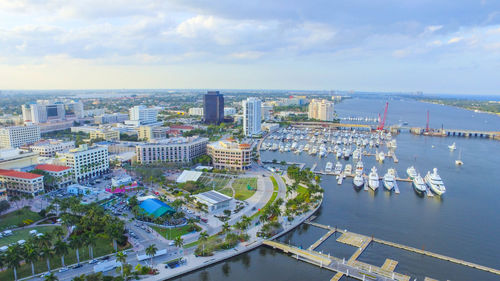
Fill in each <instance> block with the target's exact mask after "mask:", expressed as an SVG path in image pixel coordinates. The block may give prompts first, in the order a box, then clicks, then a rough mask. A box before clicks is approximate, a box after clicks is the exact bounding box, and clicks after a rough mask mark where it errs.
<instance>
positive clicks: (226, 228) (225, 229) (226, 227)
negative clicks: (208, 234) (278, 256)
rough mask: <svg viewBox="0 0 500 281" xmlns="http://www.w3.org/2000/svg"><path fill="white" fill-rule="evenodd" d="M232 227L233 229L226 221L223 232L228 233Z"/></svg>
mask: <svg viewBox="0 0 500 281" xmlns="http://www.w3.org/2000/svg"><path fill="white" fill-rule="evenodd" d="M230 229H231V226H230V225H229V223H227V222H225V223H224V224H223V225H222V232H224V233H226V232H228V231H229V230H230Z"/></svg>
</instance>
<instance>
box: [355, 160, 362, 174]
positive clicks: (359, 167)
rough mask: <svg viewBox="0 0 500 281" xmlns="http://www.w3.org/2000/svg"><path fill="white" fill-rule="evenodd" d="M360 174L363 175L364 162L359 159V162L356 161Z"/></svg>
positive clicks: (357, 171)
mask: <svg viewBox="0 0 500 281" xmlns="http://www.w3.org/2000/svg"><path fill="white" fill-rule="evenodd" d="M358 173H359V174H360V175H362V174H363V162H362V161H359V162H358V163H356V174H358Z"/></svg>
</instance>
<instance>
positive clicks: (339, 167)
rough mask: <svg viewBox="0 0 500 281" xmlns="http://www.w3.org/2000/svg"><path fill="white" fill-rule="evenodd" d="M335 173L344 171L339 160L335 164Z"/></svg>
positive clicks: (338, 173)
mask: <svg viewBox="0 0 500 281" xmlns="http://www.w3.org/2000/svg"><path fill="white" fill-rule="evenodd" d="M333 173H334V174H336V175H340V173H342V164H341V163H340V162H339V161H337V163H336V164H335V169H334V170H333Z"/></svg>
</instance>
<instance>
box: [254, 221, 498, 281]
mask: <svg viewBox="0 0 500 281" xmlns="http://www.w3.org/2000/svg"><path fill="white" fill-rule="evenodd" d="M305 223H307V224H310V225H313V226H315V227H319V228H323V229H325V230H328V232H327V233H326V234H324V235H323V236H322V237H321V238H319V239H318V240H317V241H316V242H314V243H313V244H312V245H311V246H309V247H308V248H307V249H301V248H298V247H296V246H292V245H288V244H284V243H280V242H277V241H269V240H266V241H264V242H263V244H264V245H267V246H269V247H272V248H273V249H278V250H281V251H283V252H284V253H288V254H290V255H291V256H292V257H294V258H296V259H297V260H301V261H304V262H307V263H310V264H314V265H316V266H319V267H321V268H325V269H328V270H331V271H333V272H335V275H334V276H333V277H332V278H331V281H338V280H340V279H341V278H342V277H343V276H344V275H345V276H349V277H351V278H355V279H358V280H362V281H365V280H398V281H399V280H401V281H410V280H411V277H410V276H408V275H405V274H402V273H398V272H395V270H396V267H397V265H398V261H396V260H392V259H386V260H385V262H384V264H383V265H382V266H381V267H378V266H375V265H371V264H368V263H364V262H361V261H358V260H357V259H358V258H359V256H361V254H362V253H363V252H364V251H365V249H366V248H367V247H368V246H369V245H370V244H371V243H379V244H384V245H387V246H391V247H395V248H399V249H402V250H405V251H409V252H413V253H418V254H422V255H426V256H430V257H433V258H437V259H441V260H445V261H448V262H452V263H456V264H460V265H463V266H468V267H471V268H475V269H478V270H482V271H486V272H490V273H493V274H497V275H500V270H498V269H494V268H490V267H487V266H482V265H479V264H475V263H472V262H467V261H464V260H460V259H456V258H452V257H448V256H445V255H441V254H437V253H433V252H430V251H426V250H422V249H417V248H414V247H410V246H406V245H402V244H398V243H394V242H390V241H385V240H382V239H378V238H374V237H368V236H365V235H362V234H357V233H353V232H349V231H347V230H342V229H338V228H336V227H330V226H327V225H323V224H319V223H315V222H311V221H306V222H305ZM337 232H338V233H340V234H341V235H340V237H338V238H337V242H340V243H344V244H347V245H351V246H354V247H357V248H358V249H357V250H356V251H355V252H354V254H353V255H352V256H351V257H350V258H349V259H348V260H345V259H340V258H337V257H334V256H331V255H330V254H328V255H327V254H324V253H322V252H318V251H316V250H315V249H316V248H318V247H319V246H320V245H321V244H322V243H323V242H324V241H326V240H327V239H328V238H329V237H330V236H332V235H333V234H334V233H337ZM425 280H427V281H430V280H435V279H432V278H429V277H426V278H425Z"/></svg>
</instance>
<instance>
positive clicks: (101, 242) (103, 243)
mask: <svg viewBox="0 0 500 281" xmlns="http://www.w3.org/2000/svg"><path fill="white" fill-rule="evenodd" d="M96 243H97V245H96V246H94V258H97V257H100V256H104V255H107V254H110V253H113V252H114V249H113V243H112V241H111V240H108V239H97V241H96ZM129 247H130V245H127V246H126V247H125V248H129ZM125 248H123V249H125ZM123 249H119V250H123ZM89 259H90V257H89V249H88V248H87V247H82V248H81V249H80V261H81V262H83V261H86V260H89ZM64 260H65V263H66V265H70V264H74V263H76V262H77V260H76V250H73V249H69V253H68V255H66V256H65V257H64ZM61 266H62V265H61V258H60V257H59V256H55V255H54V257H52V258H51V259H50V268H51V269H56V268H59V267H61ZM45 271H47V262H46V261H45V260H39V261H38V262H36V263H35V274H38V273H42V272H45ZM28 276H31V264H24V265H22V266H21V267H20V268H18V269H17V277H18V278H24V277H28ZM0 280H2V281H8V280H14V273H13V272H12V270H11V269H7V270H5V271H2V272H0Z"/></svg>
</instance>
